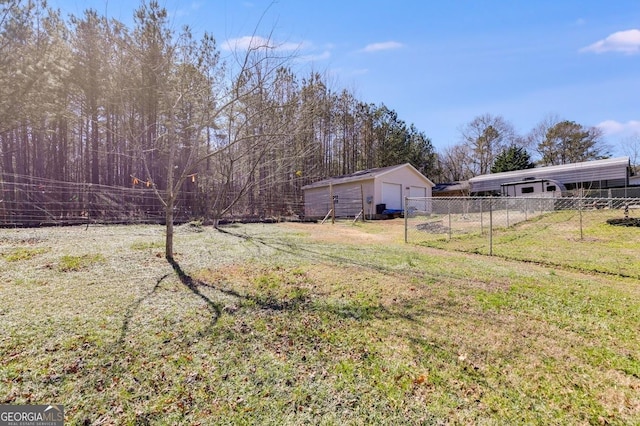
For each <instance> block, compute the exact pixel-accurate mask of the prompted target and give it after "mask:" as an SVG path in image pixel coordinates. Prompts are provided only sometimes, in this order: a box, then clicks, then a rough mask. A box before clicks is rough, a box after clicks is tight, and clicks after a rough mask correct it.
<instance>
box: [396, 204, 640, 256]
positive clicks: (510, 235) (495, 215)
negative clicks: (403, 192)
mask: <svg viewBox="0 0 640 426" xmlns="http://www.w3.org/2000/svg"><path fill="white" fill-rule="evenodd" d="M405 212H406V214H405V241H406V242H409V243H416V244H424V245H430V246H434V247H443V246H444V245H446V246H447V247H448V248H452V249H454V250H460V251H469V252H475V253H482V254H489V255H493V254H500V255H504V256H507V257H508V256H509V252H508V251H509V250H511V249H514V248H513V247H514V246H513V245H512V244H510V242H511V241H514V240H520V243H521V244H520V246H522V245H525V246H526V245H527V242H528V244H530V245H531V247H533V246H536V247H538V246H540V245H541V244H542V245H544V244H545V240H546V241H549V238H550V236H553V237H556V238H561V239H563V240H566V241H585V240H591V241H593V240H595V239H597V238H598V237H599V235H600V234H601V229H602V228H601V227H602V226H611V224H622V225H634V226H637V225H638V223H639V222H640V219H639V217H640V198H595V197H571V198H566V197H562V198H534V197H523V198H515V197H435V198H417V197H409V198H406V199H405ZM637 229H638V230H639V232H640V228H637ZM536 238H537V240H536ZM523 243H524V244H523ZM550 244H551V242H550ZM573 249H576V248H575V247H574V248H573ZM536 250H538V249H537V248H536ZM551 252H552V250H550V251H549V253H551ZM550 256H551V255H550ZM542 257H544V253H543V254H542ZM634 259H635V258H634ZM530 260H538V259H537V258H533V259H530ZM634 261H637V260H634Z"/></svg>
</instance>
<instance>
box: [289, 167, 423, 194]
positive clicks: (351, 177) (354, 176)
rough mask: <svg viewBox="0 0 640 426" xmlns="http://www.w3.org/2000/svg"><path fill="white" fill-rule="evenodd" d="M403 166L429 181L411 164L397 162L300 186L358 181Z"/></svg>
mask: <svg viewBox="0 0 640 426" xmlns="http://www.w3.org/2000/svg"><path fill="white" fill-rule="evenodd" d="M403 167H410V168H411V169H412V170H414V171H415V172H416V173H417V174H418V175H420V176H422V177H424V178H425V179H426V180H427V181H429V182H431V181H430V180H429V179H428V178H427V177H425V176H424V175H422V173H420V172H419V171H418V170H417V169H416V168H415V167H413V166H412V165H411V164H409V163H404V164H398V165H397V166H388V167H379V168H375V169H367V170H360V171H358V172H355V173H351V174H348V175H342V176H334V177H331V178H328V179H323V180H319V181H317V182H313V183H310V184H309V185H305V186H303V187H302V189H311V188H320V187H323V186H328V185H330V184H331V185H338V184H341V183H348V182H358V181H362V180H369V179H375V178H377V177H380V176H382V175H384V174H386V173H389V172H392V171H394V170H397V169H401V168H403ZM432 185H433V183H432Z"/></svg>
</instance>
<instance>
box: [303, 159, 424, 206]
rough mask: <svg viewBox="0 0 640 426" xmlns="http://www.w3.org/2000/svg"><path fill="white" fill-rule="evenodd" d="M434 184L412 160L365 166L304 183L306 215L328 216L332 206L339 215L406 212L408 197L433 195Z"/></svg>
mask: <svg viewBox="0 0 640 426" xmlns="http://www.w3.org/2000/svg"><path fill="white" fill-rule="evenodd" d="M433 187H434V183H433V182H431V181H430V180H429V179H428V178H427V177H425V176H424V175H423V174H422V173H420V172H419V171H418V170H417V169H416V168H415V167H413V166H412V165H411V164H409V163H405V164H400V165H397V166H390V167H381V168H377V169H368V170H362V171H359V172H355V173H352V174H349V175H343V176H336V177H332V178H329V179H324V180H320V181H317V182H314V183H312V184H309V185H306V186H303V187H302V190H303V191H304V211H305V216H306V217H308V218H313V217H324V216H326V215H327V214H328V213H329V212H330V211H331V210H332V209H335V211H334V214H335V216H336V217H356V216H358V215H359V214H364V215H365V216H366V217H368V218H373V217H376V216H379V215H389V214H393V213H402V211H403V208H404V199H405V197H431V189H432V188H433ZM425 204H426V203H425ZM425 208H426V207H425Z"/></svg>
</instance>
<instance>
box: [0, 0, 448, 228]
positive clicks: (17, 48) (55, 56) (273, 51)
mask: <svg viewBox="0 0 640 426" xmlns="http://www.w3.org/2000/svg"><path fill="white" fill-rule="evenodd" d="M0 7H1V8H2V9H1V12H0V13H1V16H0V64H1V71H0V79H1V81H0V91H2V93H0V157H1V160H0V166H1V167H2V185H3V187H4V190H3V196H4V197H3V199H4V202H5V203H14V204H16V203H17V204H18V205H19V203H20V202H21V197H22V196H23V194H21V192H20V191H19V190H18V189H16V190H13V189H12V188H18V187H17V186H11V184H17V183H20V182H27V181H28V179H29V178H33V177H37V178H45V179H51V180H55V181H65V182H83V183H89V184H93V185H104V186H113V187H129V188H140V189H145V190H148V191H154V192H155V193H156V194H157V197H156V198H157V204H158V205H157V208H158V209H160V210H162V211H166V212H167V213H171V212H174V211H183V210H184V209H188V210H189V215H190V216H192V217H198V216H211V217H222V216H224V215H225V214H229V213H233V214H236V215H269V214H282V213H298V209H299V205H300V203H301V200H302V191H301V187H302V186H303V185H305V184H307V183H311V182H313V181H315V180H317V179H320V178H324V177H328V176H334V175H341V174H348V173H352V172H355V171H357V170H362V169H368V168H375V167H384V166H389V165H395V164H398V163H404V162H410V163H411V164H413V165H414V166H415V167H417V168H418V169H419V170H420V171H421V172H423V173H424V174H426V175H431V174H432V172H433V170H434V168H435V163H436V154H435V152H434V148H433V145H432V143H431V141H430V140H429V138H427V137H426V136H425V134H424V133H423V132H421V131H419V130H418V129H416V128H415V126H413V125H408V124H407V123H405V122H404V121H403V120H401V119H400V118H399V117H398V114H397V113H396V112H395V111H394V110H392V109H390V108H388V107H387V106H385V105H384V104H379V105H375V104H371V103H366V102H363V101H361V100H359V99H357V98H356V97H355V96H354V94H353V93H351V92H349V91H347V90H336V89H333V88H332V87H330V85H329V84H328V83H327V80H326V78H324V76H323V75H321V74H320V73H318V72H313V71H310V72H309V73H308V74H305V75H302V76H300V75H296V74H295V73H294V72H293V71H292V70H291V68H290V66H289V65H290V64H291V61H292V59H293V58H292V57H290V56H287V55H286V54H284V53H283V52H282V51H280V50H279V49H278V46H277V44H275V42H274V41H273V40H265V39H262V38H260V37H255V39H254V40H252V42H251V44H250V45H249V46H248V48H246V49H242V50H240V49H238V50H236V51H231V52H227V51H223V50H222V49H221V48H220V47H219V45H218V42H217V41H216V40H215V38H214V37H213V36H212V35H211V34H208V33H205V34H203V35H202V36H197V37H196V36H195V35H194V34H193V33H192V32H191V30H190V29H189V28H187V27H185V28H183V29H181V30H179V31H175V30H174V29H173V28H171V26H170V23H169V20H168V15H167V11H166V10H165V9H164V8H162V7H161V6H160V5H159V3H158V2H157V1H148V2H147V1H143V2H141V4H140V5H139V7H138V8H137V9H136V10H135V11H134V20H133V22H134V24H133V26H132V27H128V26H127V25H125V24H123V23H122V22H119V21H117V20H114V19H108V18H106V17H104V16H101V15H100V14H99V13H98V12H96V11H95V10H87V11H85V12H84V14H83V15H82V16H71V17H69V18H68V19H63V18H62V17H61V15H60V12H59V11H55V10H52V9H49V8H47V6H46V3H45V2H44V1H40V2H39V1H29V2H20V1H9V2H4V3H3V4H2V6H0ZM60 196H61V197H67V196H68V194H60ZM92 209H94V210H95V211H92V212H88V214H91V215H99V214H100V211H99V206H98V205H95V206H94V207H92ZM181 209H182V210H181ZM167 220H172V218H171V217H167Z"/></svg>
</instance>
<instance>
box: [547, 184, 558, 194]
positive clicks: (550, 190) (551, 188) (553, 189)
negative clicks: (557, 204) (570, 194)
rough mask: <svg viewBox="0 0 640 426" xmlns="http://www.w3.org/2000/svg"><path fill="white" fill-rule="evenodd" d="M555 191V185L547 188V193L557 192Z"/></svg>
mask: <svg viewBox="0 0 640 426" xmlns="http://www.w3.org/2000/svg"><path fill="white" fill-rule="evenodd" d="M555 190H556V186H555V185H549V186H547V192H555Z"/></svg>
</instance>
